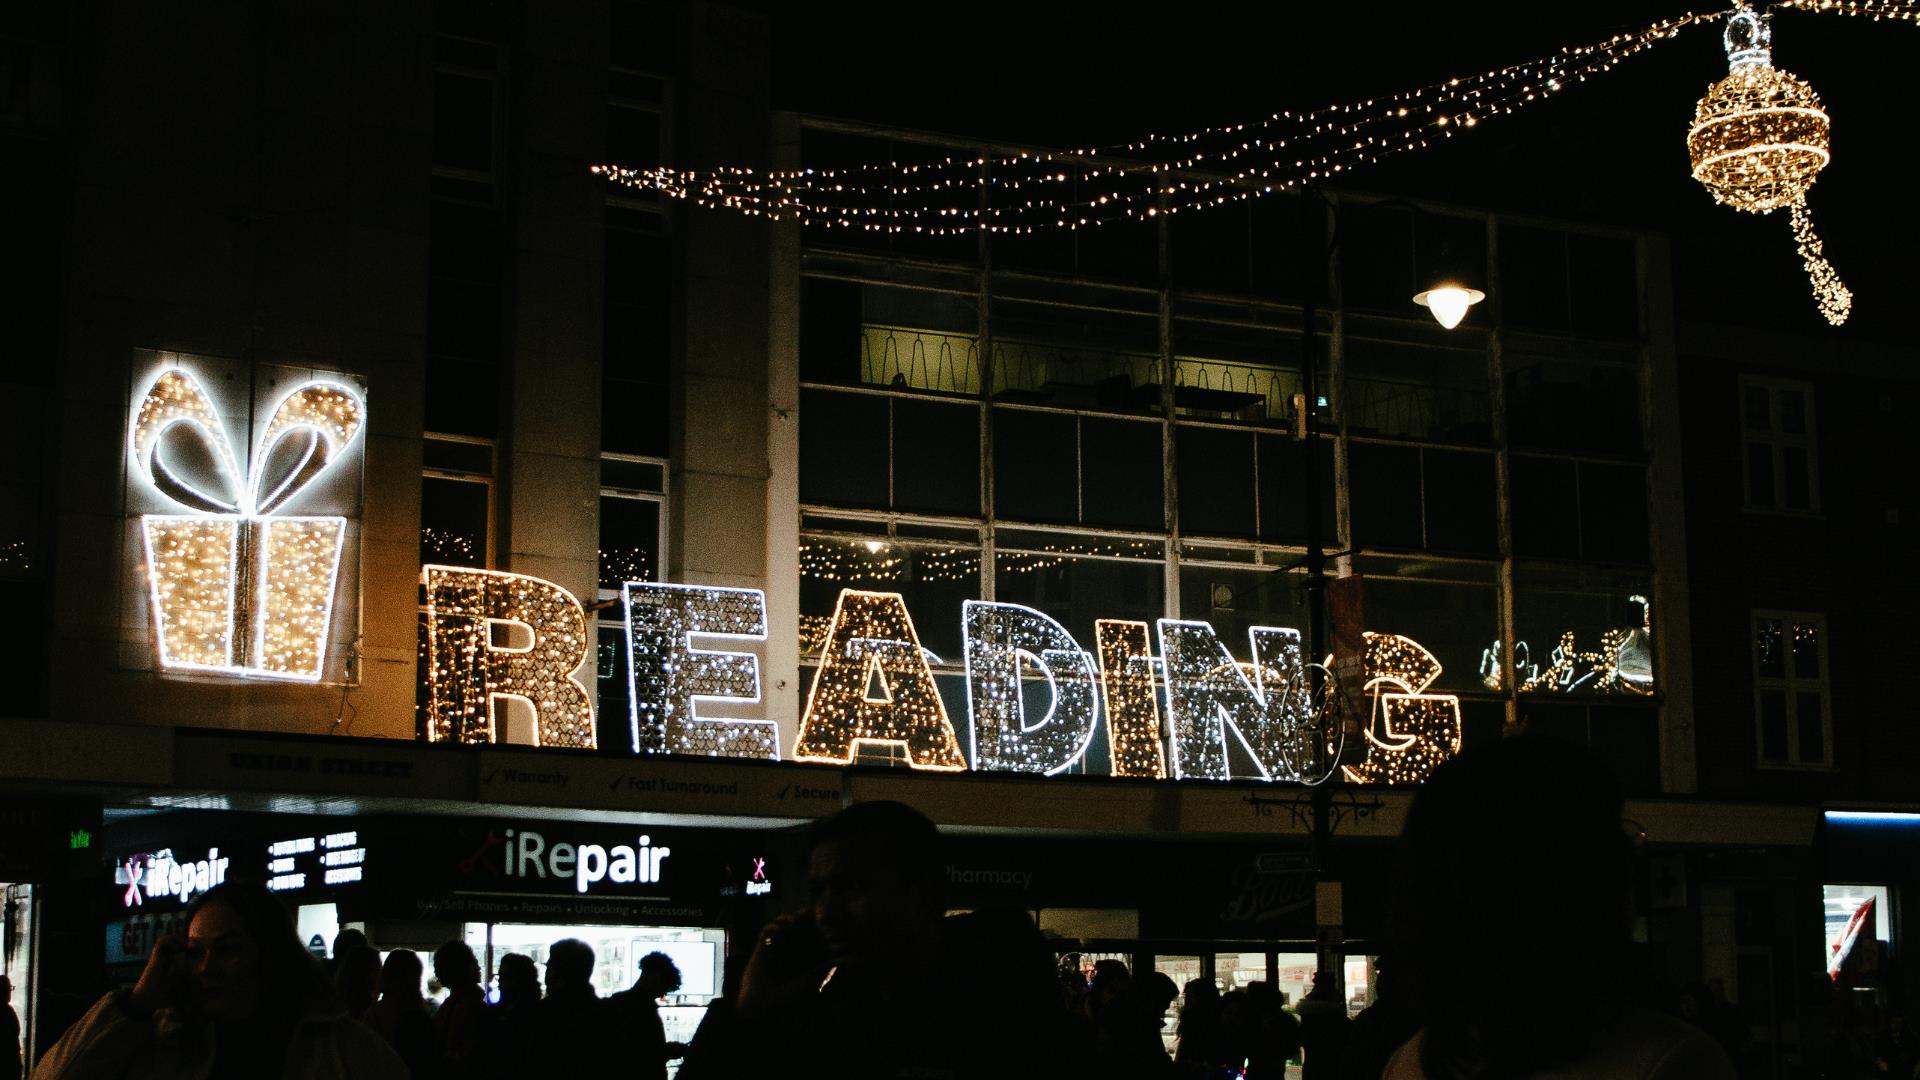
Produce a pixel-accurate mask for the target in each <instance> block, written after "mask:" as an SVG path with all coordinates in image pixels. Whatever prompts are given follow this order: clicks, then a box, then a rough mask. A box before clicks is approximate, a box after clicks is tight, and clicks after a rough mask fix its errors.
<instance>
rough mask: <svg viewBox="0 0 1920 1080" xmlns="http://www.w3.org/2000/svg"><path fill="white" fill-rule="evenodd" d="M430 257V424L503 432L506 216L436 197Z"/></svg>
mask: <svg viewBox="0 0 1920 1080" xmlns="http://www.w3.org/2000/svg"><path fill="white" fill-rule="evenodd" d="M430 230H431V231H430V233H429V254H428V258H427V275H428V276H427V372H426V385H425V398H426V400H425V406H426V427H427V429H428V430H429V431H441V432H448V433H451V434H456V435H465V436H471V437H475V438H493V437H495V436H497V435H498V434H499V432H500V366H501V356H502V352H503V348H502V345H503V332H502V328H501V323H500V309H501V305H502V302H503V298H504V297H503V293H504V289H503V284H504V281H505V264H506V252H505V247H504V238H503V236H502V231H501V230H502V225H501V220H500V213H499V211H497V210H495V209H493V208H492V207H486V206H474V205H472V204H469V203H461V202H453V201H450V200H446V199H436V200H434V203H433V216H432V220H431V223H430Z"/></svg>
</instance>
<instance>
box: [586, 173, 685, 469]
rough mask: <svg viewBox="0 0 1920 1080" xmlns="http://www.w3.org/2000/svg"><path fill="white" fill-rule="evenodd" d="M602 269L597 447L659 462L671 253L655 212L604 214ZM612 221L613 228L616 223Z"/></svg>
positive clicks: (664, 443)
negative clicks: (604, 233)
mask: <svg viewBox="0 0 1920 1080" xmlns="http://www.w3.org/2000/svg"><path fill="white" fill-rule="evenodd" d="M607 218H608V226H607V229H606V251H605V255H604V262H603V264H602V267H601V275H602V281H603V282H604V288H605V290H606V292H605V297H606V302H605V304H604V305H603V308H602V316H603V319H604V324H603V333H602V337H601V353H600V356H601V366H600V371H601V376H600V447H601V449H603V450H606V451H609V452H612V453H616V454H641V455H651V456H655V457H664V456H666V454H667V451H668V447H669V444H670V439H669V427H668V418H669V416H670V412H669V409H668V397H667V387H668V378H667V373H668V371H669V368H670V363H669V353H670V351H671V349H672V344H673V265H672V264H673V251H672V246H671V240H670V239H669V238H668V237H667V236H666V235H665V234H664V233H663V232H662V229H663V228H664V226H665V219H664V218H662V217H661V216H660V215H658V214H652V213H646V212H640V211H627V212H625V213H620V212H618V210H617V208H615V207H608V209H607ZM616 222H617V223H616Z"/></svg>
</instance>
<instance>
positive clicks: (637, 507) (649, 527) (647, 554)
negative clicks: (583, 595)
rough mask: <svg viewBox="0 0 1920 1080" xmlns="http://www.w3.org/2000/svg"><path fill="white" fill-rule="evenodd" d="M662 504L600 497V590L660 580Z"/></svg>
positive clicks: (650, 501)
mask: <svg viewBox="0 0 1920 1080" xmlns="http://www.w3.org/2000/svg"><path fill="white" fill-rule="evenodd" d="M660 569H661V568H660V504H659V503H657V502H654V501H653V500H651V499H622V498H618V497H616V496H607V495H602V496H601V497H600V587H601V588H603V589H618V588H619V587H620V586H621V585H622V584H624V583H626V582H629V581H659V580H660Z"/></svg>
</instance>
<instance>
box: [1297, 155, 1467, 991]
mask: <svg viewBox="0 0 1920 1080" xmlns="http://www.w3.org/2000/svg"><path fill="white" fill-rule="evenodd" d="M1307 196H1310V198H1309V197H1307ZM1316 200H1317V205H1316ZM1369 205H1371V206H1373V207H1375V208H1381V209H1385V208H1396V209H1405V210H1407V211H1408V212H1409V213H1410V215H1411V216H1412V230H1411V231H1412V234H1413V237H1414V248H1413V255H1414V258H1413V270H1414V274H1415V278H1416V281H1417V282H1418V284H1419V285H1420V286H1421V288H1420V291H1419V292H1417V293H1415V294H1414V295H1413V297H1412V300H1413V302H1414V303H1416V304H1418V305H1420V306H1421V307H1424V308H1426V309H1427V310H1428V311H1430V312H1432V313H1433V317H1434V319H1435V320H1436V321H1438V322H1439V323H1440V325H1441V326H1442V327H1444V328H1445V329H1448V330H1452V329H1453V328H1454V327H1456V326H1459V325H1460V322H1461V320H1462V319H1464V318H1465V317H1466V314H1467V310H1468V309H1469V308H1470V307H1472V306H1473V305H1474V304H1477V303H1479V302H1480V301H1482V300H1485V299H1486V295H1487V294H1486V293H1485V292H1483V291H1482V290H1480V289H1478V288H1475V287H1474V286H1473V284H1472V283H1471V282H1470V280H1469V278H1470V277H1472V276H1473V275H1471V274H1467V273H1463V272H1462V268H1460V267H1455V266H1445V265H1443V266H1441V267H1439V268H1437V269H1436V272H1435V273H1433V274H1432V275H1431V277H1428V276H1425V275H1422V274H1421V268H1420V262H1419V241H1418V237H1419V224H1420V221H1421V220H1423V219H1424V218H1425V217H1426V211H1425V210H1423V209H1421V208H1420V207H1418V206H1416V205H1414V204H1412V203H1409V202H1404V201H1401V200H1397V199H1396V200H1388V201H1384V202H1376V203H1371V204H1369ZM1318 206H1324V207H1326V209H1327V211H1328V212H1329V213H1331V214H1332V215H1333V234H1332V236H1331V237H1329V236H1328V235H1327V231H1326V229H1325V228H1324V226H1323V225H1322V223H1321V222H1320V220H1319V219H1318V215H1317V214H1316V213H1315V212H1314V211H1315V210H1316V209H1317V207H1318ZM1340 209H1341V208H1340V204H1339V203H1337V202H1335V201H1333V200H1332V199H1329V198H1328V197H1327V196H1326V194H1325V193H1323V192H1322V191H1321V190H1320V189H1319V188H1318V187H1317V186H1315V185H1312V184H1309V185H1307V186H1306V187H1305V189H1304V195H1303V197H1302V198H1301V200H1300V221H1301V234H1302V235H1301V241H1302V242H1301V245H1300V249H1301V254H1302V259H1303V264H1304V269H1305V272H1304V273H1303V274H1302V275H1301V277H1302V285H1303V289H1304V296H1303V299H1302V301H1301V333H1300V389H1301V399H1302V400H1301V409H1302V410H1303V411H1302V415H1301V424H1300V431H1301V433H1302V453H1301V455H1300V457H1301V462H1302V467H1303V469H1304V476H1303V478H1302V490H1301V494H1302V496H1303V501H1304V502H1305V505H1306V515H1307V528H1306V549H1307V550H1306V553H1305V554H1304V555H1303V556H1302V557H1301V560H1300V564H1299V565H1300V567H1301V568H1302V570H1303V571H1304V572H1305V575H1306V581H1305V583H1304V585H1303V587H1304V588H1305V590H1306V595H1307V656H1308V660H1309V662H1310V663H1309V666H1308V668H1307V673H1308V674H1307V677H1308V680H1309V682H1308V688H1309V694H1310V696H1309V698H1308V700H1309V701H1311V702H1321V701H1324V700H1325V694H1326V672H1325V671H1324V669H1323V668H1322V667H1321V666H1320V663H1319V661H1320V659H1321V658H1322V657H1324V656H1326V655H1327V626H1326V623H1327V619H1326V611H1327V607H1326V602H1327V595H1326V594H1327V553H1326V544H1325V538H1324V537H1323V536H1322V535H1321V530H1320V507H1321V499H1322V498H1323V497H1324V496H1323V493H1322V492H1321V490H1320V470H1319V452H1320V446H1319V442H1320V439H1319V433H1320V425H1319V406H1320V387H1319V369H1320V354H1319V335H1318V333H1317V327H1316V325H1315V324H1316V323H1317V321H1318V318H1319V312H1318V310H1317V307H1316V295H1315V287H1316V284H1317V282H1318V279H1319V276H1320V275H1321V274H1323V273H1325V272H1327V271H1328V270H1329V268H1330V267H1331V266H1332V263H1333V254H1334V252H1335V251H1336V250H1338V248H1339V244H1340V240H1341V232H1340ZM1317 226H1318V227H1317ZM1320 714H1321V715H1322V716H1325V715H1327V712H1326V710H1324V709H1322V710H1320ZM1324 736H1325V733H1323V732H1317V731H1316V732H1315V733H1314V739H1313V748H1314V759H1313V764H1312V767H1313V775H1315V776H1323V777H1328V778H1329V779H1328V780H1326V781H1324V782H1322V783H1318V784H1315V785H1313V787H1312V789H1311V792H1310V794H1309V796H1308V799H1309V806H1310V812H1311V834H1310V836H1309V841H1308V843H1309V847H1308V862H1309V866H1310V867H1311V869H1312V871H1313V878H1314V929H1315V934H1316V943H1315V944H1316V947H1315V949H1314V955H1315V963H1314V972H1315V982H1316V984H1321V985H1326V986H1329V987H1333V988H1336V989H1339V988H1341V985H1342V978H1343V970H1342V963H1341V950H1342V948H1343V938H1342V932H1341V923H1342V916H1341V914H1340V912H1339V910H1338V908H1339V906H1340V901H1339V889H1338V882H1337V881H1335V880H1333V879H1331V878H1330V877H1329V874H1328V866H1327V861H1328V859H1327V857H1328V855H1329V853H1330V847H1331V843H1332V838H1333V781H1332V780H1331V775H1332V772H1333V770H1334V769H1337V768H1338V767H1339V763H1338V762H1337V761H1328V760H1325V759H1326V757H1327V755H1328V746H1327V741H1328V740H1327V739H1326V738H1325V737H1324ZM1325 886H1333V887H1332V888H1326V887H1325ZM1322 905H1325V907H1324V908H1323V906H1322ZM1339 1000H1340V1002H1341V1008H1343V1009H1344V1008H1345V992H1344V989H1341V992H1340V995H1339Z"/></svg>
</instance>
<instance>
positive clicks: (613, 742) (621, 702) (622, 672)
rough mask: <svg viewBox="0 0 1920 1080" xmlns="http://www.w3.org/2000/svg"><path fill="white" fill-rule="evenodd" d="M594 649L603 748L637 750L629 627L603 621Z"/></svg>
mask: <svg viewBox="0 0 1920 1080" xmlns="http://www.w3.org/2000/svg"><path fill="white" fill-rule="evenodd" d="M597 629H598V630H599V632H600V640H599V644H598V645H597V646H596V647H595V650H594V665H593V667H594V672H593V673H594V686H595V689H597V690H598V691H599V694H600V708H599V711H598V713H597V714H596V715H595V717H594V726H595V728H596V729H597V731H598V734H599V739H598V745H599V748H600V749H601V750H602V751H604V752H607V753H612V754H618V753H631V752H632V751H633V726H632V724H633V718H632V716H631V715H630V714H629V710H628V704H627V702H628V687H627V631H626V627H625V626H624V625H622V624H620V623H611V622H603V623H601V624H599V626H598V627H597Z"/></svg>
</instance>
